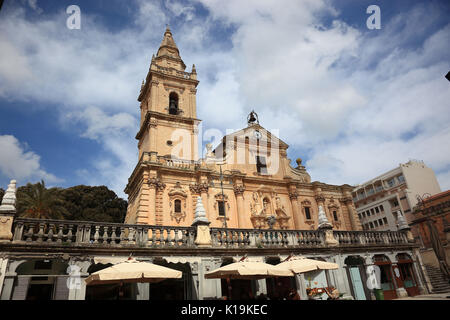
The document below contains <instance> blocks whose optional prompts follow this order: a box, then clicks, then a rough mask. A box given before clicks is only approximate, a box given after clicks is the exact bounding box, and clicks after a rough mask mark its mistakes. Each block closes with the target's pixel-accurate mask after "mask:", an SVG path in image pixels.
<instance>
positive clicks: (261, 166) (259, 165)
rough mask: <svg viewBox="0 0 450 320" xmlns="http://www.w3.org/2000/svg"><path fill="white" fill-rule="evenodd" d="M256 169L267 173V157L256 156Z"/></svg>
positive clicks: (261, 172)
mask: <svg viewBox="0 0 450 320" xmlns="http://www.w3.org/2000/svg"><path fill="white" fill-rule="evenodd" d="M256 169H257V170H258V173H260V174H267V164H266V158H265V157H261V156H256Z"/></svg>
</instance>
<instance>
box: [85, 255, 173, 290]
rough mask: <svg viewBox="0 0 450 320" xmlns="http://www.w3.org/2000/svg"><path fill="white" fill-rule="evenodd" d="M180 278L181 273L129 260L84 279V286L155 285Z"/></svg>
mask: <svg viewBox="0 0 450 320" xmlns="http://www.w3.org/2000/svg"><path fill="white" fill-rule="evenodd" d="M181 277H182V272H181V271H178V270H174V269H170V268H166V267H163V266H158V265H156V264H153V263H149V262H139V261H136V260H134V259H130V260H128V261H126V262H122V263H119V264H116V265H114V266H111V267H109V268H106V269H103V270H100V271H97V272H94V273H93V274H91V275H90V276H89V277H87V278H86V279H85V282H86V285H96V284H109V283H135V282H152V283H156V282H160V281H163V280H165V279H180V278H181Z"/></svg>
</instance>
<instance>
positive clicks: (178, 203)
mask: <svg viewBox="0 0 450 320" xmlns="http://www.w3.org/2000/svg"><path fill="white" fill-rule="evenodd" d="M174 204H175V210H174V211H175V213H180V212H181V200H178V199H176V200H175V201H174Z"/></svg>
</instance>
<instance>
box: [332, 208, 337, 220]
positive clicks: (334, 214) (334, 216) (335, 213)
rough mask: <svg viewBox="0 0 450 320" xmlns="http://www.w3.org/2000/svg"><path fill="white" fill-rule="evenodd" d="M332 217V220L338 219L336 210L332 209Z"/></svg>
mask: <svg viewBox="0 0 450 320" xmlns="http://www.w3.org/2000/svg"><path fill="white" fill-rule="evenodd" d="M333 218H334V221H338V216H337V212H336V210H334V211H333Z"/></svg>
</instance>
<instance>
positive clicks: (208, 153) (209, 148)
mask: <svg viewBox="0 0 450 320" xmlns="http://www.w3.org/2000/svg"><path fill="white" fill-rule="evenodd" d="M212 157H213V153H212V143H207V144H206V158H212Z"/></svg>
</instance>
